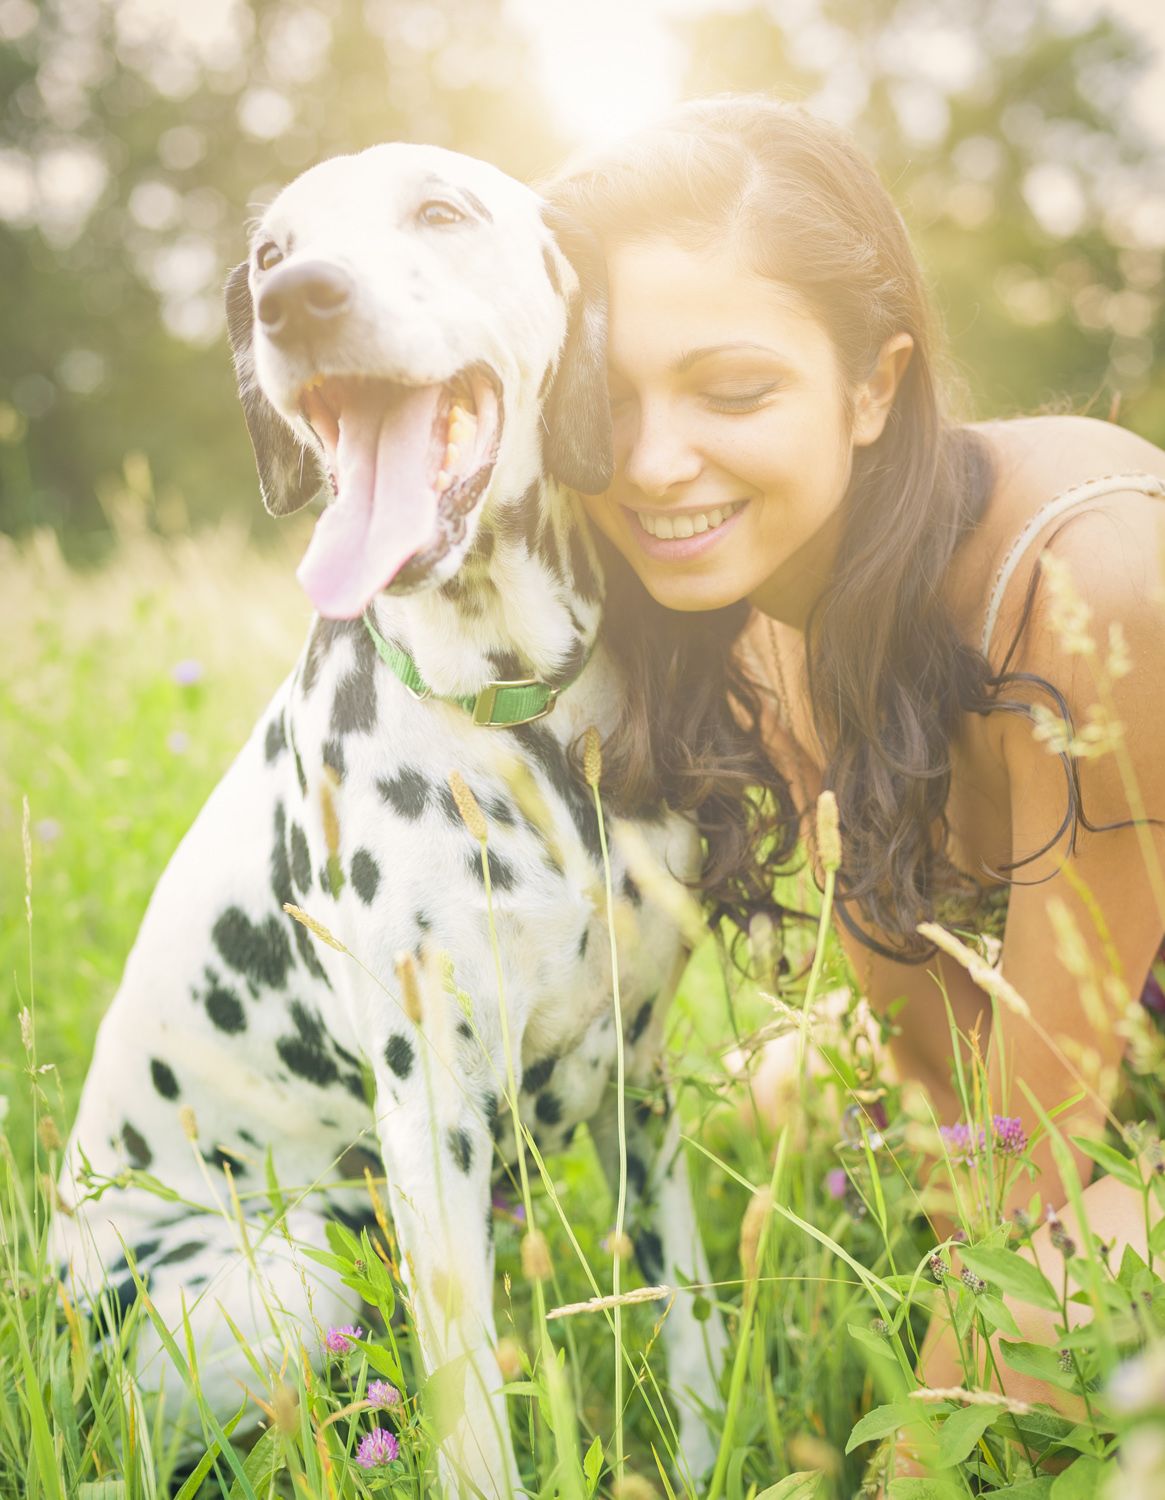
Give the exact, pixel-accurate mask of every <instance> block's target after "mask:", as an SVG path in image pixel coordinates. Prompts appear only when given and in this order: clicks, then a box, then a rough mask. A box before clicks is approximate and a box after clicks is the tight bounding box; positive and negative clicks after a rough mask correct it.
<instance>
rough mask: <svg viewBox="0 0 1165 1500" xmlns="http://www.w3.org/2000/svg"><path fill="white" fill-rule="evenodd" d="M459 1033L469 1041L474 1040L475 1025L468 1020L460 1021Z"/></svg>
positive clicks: (458, 1025)
mask: <svg viewBox="0 0 1165 1500" xmlns="http://www.w3.org/2000/svg"><path fill="white" fill-rule="evenodd" d="M457 1035H458V1036H461V1037H464V1038H465V1040H466V1041H467V1042H471V1041H473V1027H472V1026H471V1025H470V1024H469V1022H468V1021H464V1020H463V1021H458V1023H457Z"/></svg>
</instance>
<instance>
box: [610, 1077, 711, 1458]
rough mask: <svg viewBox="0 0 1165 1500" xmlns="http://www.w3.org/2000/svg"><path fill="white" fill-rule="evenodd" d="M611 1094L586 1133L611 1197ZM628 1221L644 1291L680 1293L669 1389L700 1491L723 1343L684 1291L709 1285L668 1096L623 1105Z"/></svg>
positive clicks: (670, 1332) (614, 1162)
mask: <svg viewBox="0 0 1165 1500" xmlns="http://www.w3.org/2000/svg"><path fill="white" fill-rule="evenodd" d="M616 1102H617V1101H616V1099H615V1090H614V1087H613V1086H612V1088H611V1089H610V1090H609V1092H608V1097H607V1100H606V1101H605V1105H606V1107H605V1108H604V1110H603V1112H602V1113H601V1115H599V1116H598V1117H597V1118H596V1119H595V1120H594V1121H592V1123H591V1132H592V1135H593V1137H594V1141H595V1146H596V1149H597V1150H598V1153H599V1159H600V1161H601V1162H602V1165H603V1169H604V1171H605V1173H606V1175H607V1179H608V1181H609V1183H610V1185H611V1191H612V1194H613V1195H614V1194H615V1193H617V1191H618V1184H619V1139H618V1118H617V1113H616ZM626 1134H627V1222H628V1225H629V1228H630V1232H631V1238H632V1242H633V1244H634V1246H635V1257H636V1259H637V1260H638V1262H639V1268H640V1270H641V1271H642V1272H643V1277H644V1280H645V1281H647V1282H648V1283H649V1284H656V1283H661V1284H664V1285H667V1286H673V1287H675V1288H677V1293H676V1297H675V1300H674V1302H673V1304H672V1306H671V1309H670V1310H669V1312H668V1314H667V1321H666V1323H665V1324H664V1330H663V1338H664V1345H665V1347H666V1349H667V1356H668V1385H669V1387H670V1389H671V1392H672V1395H673V1398H674V1400H675V1403H676V1407H677V1410H678V1414H679V1436H680V1441H679V1449H678V1451H677V1455H676V1457H677V1462H678V1464H679V1466H680V1467H681V1468H683V1469H684V1470H686V1471H689V1472H690V1474H691V1476H692V1478H693V1479H694V1480H695V1482H696V1483H697V1484H698V1483H699V1481H700V1479H701V1476H702V1475H703V1474H704V1473H705V1472H706V1471H707V1470H708V1469H710V1468H711V1466H712V1463H713V1461H714V1459H715V1456H716V1444H715V1442H714V1441H713V1440H712V1437H711V1434H710V1433H709V1431H708V1428H707V1425H706V1423H705V1421H704V1417H703V1409H704V1408H709V1409H715V1407H716V1406H717V1404H718V1401H719V1376H720V1372H721V1370H722V1368H723V1365H724V1355H725V1351H726V1349H727V1347H728V1338H727V1335H726V1333H725V1331H724V1323H723V1320H722V1319H721V1317H720V1314H719V1312H718V1311H717V1309H716V1308H715V1306H712V1307H711V1309H710V1311H708V1314H707V1316H701V1313H700V1309H701V1306H703V1307H704V1308H705V1309H707V1307H708V1300H709V1299H708V1298H706V1297H705V1298H700V1299H699V1300H697V1297H698V1294H697V1293H695V1292H692V1291H688V1290H685V1289H686V1288H688V1287H691V1286H696V1287H701V1286H706V1285H707V1284H708V1282H709V1281H710V1279H711V1276H710V1273H709V1270H708V1262H707V1259H706V1257H705V1254H704V1247H703V1244H702V1243H701V1240H700V1232H699V1227H698V1225H697V1223H696V1212H695V1208H694V1206H693V1203H692V1189H691V1183H690V1180H689V1177H688V1165H687V1158H686V1156H685V1155H684V1147H683V1142H682V1141H681V1140H680V1132H679V1120H678V1116H677V1114H676V1111H675V1109H674V1108H673V1107H672V1102H671V1099H670V1096H669V1094H668V1092H667V1091H666V1089H665V1090H664V1092H663V1095H662V1097H660V1098H656V1099H647V1098H644V1099H640V1100H638V1101H636V1102H632V1101H630V1100H629V1101H628V1108H627V1111H626Z"/></svg>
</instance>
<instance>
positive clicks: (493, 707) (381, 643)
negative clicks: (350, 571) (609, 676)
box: [364, 615, 590, 729]
mask: <svg viewBox="0 0 1165 1500" xmlns="http://www.w3.org/2000/svg"><path fill="white" fill-rule="evenodd" d="M364 625H365V627H366V629H367V631H368V634H369V635H370V636H371V637H372V644H373V645H374V646H375V647H376V651H377V655H378V656H379V657H380V659H381V661H383V662H384V664H385V666H387V667H389V668H390V669H391V670H392V672H393V673H394V674H395V675H396V676H397V677H398V678H399V679H400V681H401V682H403V683H404V685H405V687H407V688H408V690H409V692H410V693H412V695H413V697H414V698H417V699H419V700H421V701H422V702H423V701H424V700H425V699H426V698H435V699H436V700H437V702H438V703H456V704H457V706H458V708H463V709H464V710H465V712H466V713H467V714H469V715H470V716H471V717H472V719H473V722H474V723H475V724H481V725H482V726H483V727H485V728H486V729H513V728H514V727H515V726H516V725H518V724H532V723H533V722H534V720H535V719H544V718H545V717H546V715H547V714H548V713H549V712H550V711H551V709H552V708H553V707H554V705H555V704H556V703H557V702H558V695H559V694H560V693H562V692H565V691H566V689H567V688H568V687H570V686H571V684H572V683H574V682H577V681H578V678H579V676H581V673H582V668H581V667H580V668H579V671H578V673H576V674H575V676H574V677H572V678H571V679H570V681H569V682H562V683H559V685H558V686H557V687H551V686H550V685H549V683H546V682H542V681H540V680H539V678H537V677H518V678H515V679H513V680H512V681H509V682H487V683H486V685H485V686H484V687H483V688H482V689H481V691H480V692H478V693H467V694H465V695H464V696H460V695H456V694H454V695H452V696H449V697H442V696H441V695H440V694H439V693H434V691H433V689H432V688H431V687H430V686H429V684H428V683H427V682H426V681H425V679H424V678H423V677H422V676H421V674H420V673H419V672H418V671H417V664H416V662H415V661H413V659H412V657H411V656H410V655H409V654H408V652H407V651H402V650H400V648H399V647H397V646H394V645H392V643H391V642H389V641H386V640H385V639H384V637H383V636H382V635H381V634H380V632H379V631H378V630H377V629H376V626H375V625H373V623H372V621H371V620H370V619H369V618H368V616H367V615H365V616H364ZM589 656H590V653H589V652H588V653H587V658H589ZM586 660H587V659H586V658H584V660H583V666H584V667H585V666H586Z"/></svg>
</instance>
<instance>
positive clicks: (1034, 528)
mask: <svg viewBox="0 0 1165 1500" xmlns="http://www.w3.org/2000/svg"><path fill="white" fill-rule="evenodd" d="M1122 490H1136V491H1137V492H1138V493H1139V494H1142V495H1158V496H1161V497H1162V498H1163V499H1165V479H1161V478H1160V477H1159V476H1158V475H1156V474H1143V473H1141V472H1139V471H1138V472H1136V473H1130V474H1103V475H1101V476H1100V477H1099V478H1098V479H1086V480H1085V481H1084V482H1083V483H1082V484H1074V485H1073V486H1072V487H1071V489H1067V490H1063V491H1062V492H1061V493H1060V494H1059V495H1056V496H1054V497H1053V498H1052V499H1051V500H1049V501H1048V502H1047V504H1046V505H1041V506H1040V508H1039V510H1037V511H1036V513H1035V515H1034V516H1032V518H1031V519H1030V520H1029V521H1028V523H1027V525H1026V526H1025V527H1024V528H1023V530H1022V531H1021V532H1020V533H1019V535H1018V536H1017V537H1016V539H1015V541H1014V542H1012V544H1011V546H1010V547H1009V548H1008V549H1007V553H1006V555H1005V557H1004V559H1003V561H1002V563H1000V565H999V571H998V573H996V575H995V582H994V584H993V585H992V587H991V598H990V600H989V601H988V604H987V614H986V615H985V617H984V619H983V632H982V634H981V636H980V637H979V650H980V651H982V653H983V655H984V656H986V655H987V648H988V647H989V646H990V644H991V632H992V631H993V630H994V629H995V621H996V620H997V618H998V617H999V606H1000V605H1001V604H1002V603H1003V595H1004V593H1005V592H1006V590H1007V585H1008V584H1009V583H1010V582H1011V579H1012V575H1013V574H1014V572H1015V570H1016V568H1017V567H1018V566H1019V564H1020V561H1021V560H1022V558H1023V555H1024V553H1025V552H1026V551H1027V549H1028V548H1029V547H1030V546H1031V544H1032V542H1033V541H1034V540H1035V539H1036V537H1037V536H1038V535H1039V534H1040V532H1041V531H1043V529H1044V527H1045V526H1047V524H1048V522H1049V521H1054V520H1055V518H1056V517H1057V516H1061V515H1063V514H1064V512H1065V511H1069V510H1072V509H1074V507H1075V506H1077V505H1083V504H1085V503H1086V502H1087V501H1089V500H1098V499H1099V498H1100V497H1101V496H1102V495H1113V494H1117V493H1119V492H1120V491H1122Z"/></svg>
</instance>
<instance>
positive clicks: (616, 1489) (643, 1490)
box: [611, 1474, 659, 1500]
mask: <svg viewBox="0 0 1165 1500" xmlns="http://www.w3.org/2000/svg"><path fill="white" fill-rule="evenodd" d="M611 1495H612V1500H659V1491H658V1490H657V1489H656V1488H655V1486H654V1485H653V1484H651V1483H650V1482H649V1481H648V1480H646V1479H644V1478H643V1476H642V1475H641V1474H623V1475H622V1476H621V1477H620V1478H618V1479H616V1481H615V1483H614V1485H613V1486H612V1489H611Z"/></svg>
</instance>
